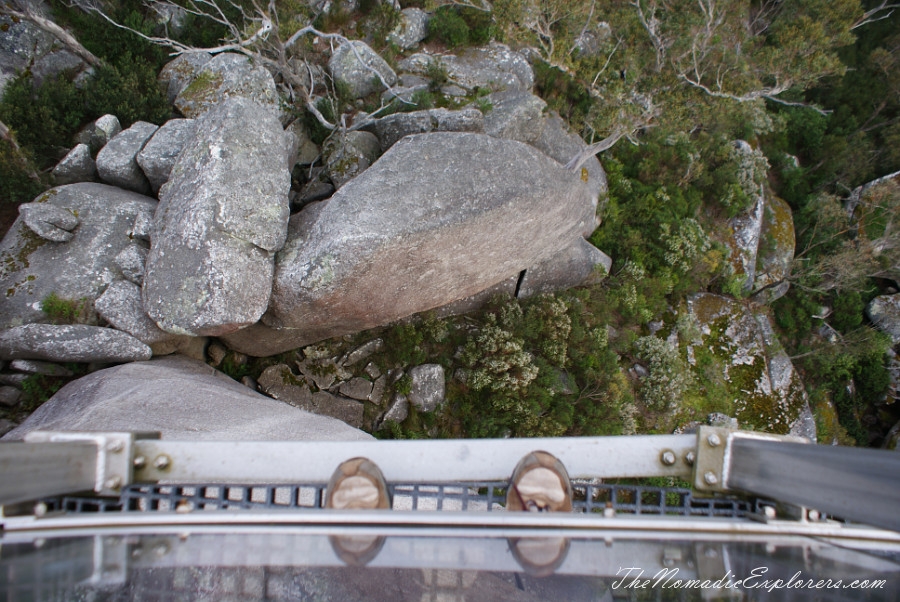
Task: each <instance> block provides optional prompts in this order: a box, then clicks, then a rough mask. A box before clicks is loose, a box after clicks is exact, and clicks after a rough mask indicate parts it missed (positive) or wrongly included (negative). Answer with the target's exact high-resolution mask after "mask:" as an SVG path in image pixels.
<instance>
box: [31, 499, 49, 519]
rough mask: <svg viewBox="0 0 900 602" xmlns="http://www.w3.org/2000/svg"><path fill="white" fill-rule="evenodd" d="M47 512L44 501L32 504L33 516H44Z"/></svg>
mask: <svg viewBox="0 0 900 602" xmlns="http://www.w3.org/2000/svg"><path fill="white" fill-rule="evenodd" d="M45 514H47V504H45V503H44V502H38V503H37V504H35V505H34V515H35V516H39V517H40V516H44V515H45Z"/></svg>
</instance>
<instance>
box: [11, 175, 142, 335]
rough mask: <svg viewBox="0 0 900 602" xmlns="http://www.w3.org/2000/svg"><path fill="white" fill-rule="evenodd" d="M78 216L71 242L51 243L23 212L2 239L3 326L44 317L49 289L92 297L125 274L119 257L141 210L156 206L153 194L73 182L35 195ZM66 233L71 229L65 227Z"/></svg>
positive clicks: (67, 295) (68, 296) (71, 296)
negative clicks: (120, 266)
mask: <svg viewBox="0 0 900 602" xmlns="http://www.w3.org/2000/svg"><path fill="white" fill-rule="evenodd" d="M34 204H46V205H48V206H53V207H55V208H57V209H60V210H64V211H65V212H67V213H69V214H70V216H72V217H74V216H75V215H77V216H78V218H77V219H78V222H79V223H78V226H77V227H76V228H74V229H73V230H72V232H71V234H72V235H73V236H72V238H71V240H69V242H49V241H47V240H46V239H44V238H41V237H39V236H38V235H37V234H35V233H34V232H33V231H32V230H31V229H30V228H29V227H28V226H27V225H26V224H25V219H24V218H23V217H21V216H20V217H19V219H18V220H16V222H15V223H14V224H13V225H12V227H11V228H10V230H9V232H8V233H7V235H6V236H5V237H4V239H3V241H2V242H0V290H3V291H4V294H5V298H4V301H3V303H2V304H0V329H4V328H10V327H12V326H19V325H21V324H27V323H31V322H45V321H47V316H46V315H45V314H44V313H43V312H42V311H41V309H40V301H41V300H43V299H44V298H45V297H46V296H47V295H49V294H50V293H56V295H57V296H58V297H61V298H65V299H87V300H88V301H91V302H92V301H94V300H95V299H96V298H97V297H98V296H99V295H100V293H102V292H103V290H104V289H105V288H106V287H107V286H108V285H109V284H110V283H111V282H113V280H118V279H121V278H122V274H121V271H120V269H119V267H118V266H117V264H116V261H115V258H116V256H117V255H118V254H119V253H121V252H122V250H123V249H125V248H126V247H127V246H129V245H131V244H133V242H132V238H131V232H132V230H133V227H134V223H135V219H136V218H137V217H138V216H139V215H146V214H148V213H149V214H151V215H152V213H153V211H155V209H156V204H157V203H156V201H155V200H154V199H151V198H148V197H145V196H142V195H139V194H137V193H134V192H128V191H126V190H122V189H120V188H114V187H112V186H107V185H105V184H93V183H82V184H70V185H68V186H60V187H58V188H53V189H52V190H49V191H48V192H46V193H44V194H42V195H41V196H39V197H38V198H37V199H35V203H34ZM67 233H68V232H67Z"/></svg>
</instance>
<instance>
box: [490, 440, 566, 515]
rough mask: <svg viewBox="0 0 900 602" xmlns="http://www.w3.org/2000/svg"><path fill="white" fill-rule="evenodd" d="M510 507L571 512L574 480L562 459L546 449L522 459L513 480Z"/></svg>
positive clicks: (510, 481)
mask: <svg viewBox="0 0 900 602" xmlns="http://www.w3.org/2000/svg"><path fill="white" fill-rule="evenodd" d="M506 509H507V510H511V511H518V510H529V511H531V512H571V511H572V483H571V482H570V481H569V473H568V472H567V471H566V467H565V466H563V464H562V462H560V461H559V460H557V459H556V457H555V456H553V455H551V454H549V453H547V452H545V451H535V452H531V453H530V454H528V455H526V456H525V457H524V458H522V459H521V460H520V461H519V464H518V465H517V466H516V470H515V471H514V472H513V474H512V478H511V479H510V480H509V489H507V492H506Z"/></svg>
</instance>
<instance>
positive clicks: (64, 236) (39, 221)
mask: <svg viewBox="0 0 900 602" xmlns="http://www.w3.org/2000/svg"><path fill="white" fill-rule="evenodd" d="M19 215H21V216H22V219H23V220H25V225H26V226H28V227H29V228H30V229H31V231H32V232H34V233H35V234H37V235H38V236H40V237H41V238H43V239H44V240H49V241H50V242H69V241H70V240H72V239H73V238H75V235H74V234H73V233H72V230H74V229H75V227H76V226H78V218H77V217H75V214H74V213H73V212H72V211H70V210H69V209H64V208H62V207H57V206H56V205H52V204H50V203H22V204H21V205H19Z"/></svg>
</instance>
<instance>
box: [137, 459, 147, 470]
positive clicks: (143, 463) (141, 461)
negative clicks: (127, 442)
mask: <svg viewBox="0 0 900 602" xmlns="http://www.w3.org/2000/svg"><path fill="white" fill-rule="evenodd" d="M146 465H147V458H145V457H144V456H135V457H134V467H135V468H137V469H138V470H140V469H141V468H143V467H145V466H146Z"/></svg>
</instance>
